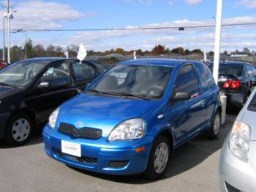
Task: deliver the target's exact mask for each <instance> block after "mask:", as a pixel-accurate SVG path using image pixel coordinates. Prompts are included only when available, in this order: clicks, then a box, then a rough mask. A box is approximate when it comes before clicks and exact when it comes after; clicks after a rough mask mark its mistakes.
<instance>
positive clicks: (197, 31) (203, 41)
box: [69, 17, 256, 51]
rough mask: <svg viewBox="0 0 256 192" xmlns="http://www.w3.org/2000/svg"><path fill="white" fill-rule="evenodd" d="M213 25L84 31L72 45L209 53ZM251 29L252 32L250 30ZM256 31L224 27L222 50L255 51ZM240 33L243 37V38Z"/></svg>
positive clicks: (231, 20)
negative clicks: (184, 50) (191, 50)
mask: <svg viewBox="0 0 256 192" xmlns="http://www.w3.org/2000/svg"><path fill="white" fill-rule="evenodd" d="M255 20H256V17H235V18H228V19H223V24H238V23H249V22H252V21H255ZM214 22H215V21H214V20H202V21H193V20H188V19H184V20H176V21H173V22H165V23H152V24H149V25H144V26H127V27H126V30H111V31H96V32H95V31H93V32H90V31H86V32H85V31H84V32H77V33H76V34H75V35H74V36H73V37H72V38H71V39H70V40H69V42H73V43H75V44H79V43H80V42H84V44H85V45H86V46H87V47H88V49H93V50H109V49H112V48H116V47H121V48H124V49H126V50H132V49H138V48H140V49H144V50H145V49H146V50H151V49H152V48H153V47H154V46H155V45H157V44H162V45H165V46H166V47H167V48H170V49H172V48H176V47H179V46H182V47H184V48H186V49H198V48H202V49H205V50H206V51H209V50H213V49H214V38H215V35H214V32H215V28H214ZM178 26H184V27H185V30H184V31H179V30H178V28H177V27H178ZM187 26H188V27H187ZM191 26H192V27H191ZM193 26H199V27H193ZM200 26H209V27H200ZM142 27H144V29H143V30H141V29H140V28H142ZM152 27H155V28H158V27H159V28H160V27H171V28H166V29H165V28H163V29H157V30H155V29H150V28H152ZM172 27H173V28H172ZM186 27H187V28H186ZM248 27H249V29H250V30H247V29H248ZM253 27H255V25H252V26H251V25H250V26H247V25H238V26H232V25H231V26H230V27H223V28H222V40H221V45H222V49H223V50H234V49H240V50H241V49H243V48H244V47H248V48H250V49H252V50H255V49H256V44H255V43H252V42H254V41H253V39H256V38H255V36H256V35H254V34H252V33H253V32H252V31H254V30H252V28H253ZM145 28H147V29H145ZM241 30H242V34H240V32H241ZM231 44H232V46H231Z"/></svg>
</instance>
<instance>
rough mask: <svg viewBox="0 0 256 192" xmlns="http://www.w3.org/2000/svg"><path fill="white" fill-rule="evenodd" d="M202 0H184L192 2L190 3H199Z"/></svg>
mask: <svg viewBox="0 0 256 192" xmlns="http://www.w3.org/2000/svg"><path fill="white" fill-rule="evenodd" d="M202 1H203V0H185V2H186V3H188V4H192V5H195V4H199V3H201V2H202Z"/></svg>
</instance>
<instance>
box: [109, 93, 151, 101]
mask: <svg viewBox="0 0 256 192" xmlns="http://www.w3.org/2000/svg"><path fill="white" fill-rule="evenodd" d="M106 94H109V95H115V96H123V97H134V98H139V99H144V100H149V98H147V97H144V96H141V95H134V94H131V93H126V92H107V93H106Z"/></svg>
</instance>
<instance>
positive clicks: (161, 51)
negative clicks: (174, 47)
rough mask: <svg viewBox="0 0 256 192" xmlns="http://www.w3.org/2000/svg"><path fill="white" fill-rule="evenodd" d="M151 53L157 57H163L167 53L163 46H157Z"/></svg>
mask: <svg viewBox="0 0 256 192" xmlns="http://www.w3.org/2000/svg"><path fill="white" fill-rule="evenodd" d="M151 53H153V54H155V55H161V54H165V53H166V49H165V47H164V46H163V45H156V46H155V47H154V48H153V49H152V50H151Z"/></svg>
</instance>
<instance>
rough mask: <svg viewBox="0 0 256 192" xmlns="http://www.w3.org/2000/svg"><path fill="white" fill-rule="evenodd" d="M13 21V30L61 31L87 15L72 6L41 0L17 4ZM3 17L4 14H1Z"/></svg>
mask: <svg viewBox="0 0 256 192" xmlns="http://www.w3.org/2000/svg"><path fill="white" fill-rule="evenodd" d="M14 10H15V11H16V12H14V13H13V15H14V19H13V20H12V21H11V25H12V27H13V28H17V29H19V28H22V29H24V28H25V29H27V30H28V29H59V28H61V27H63V23H65V22H67V21H75V20H79V19H81V18H84V17H85V16H86V15H85V14H84V13H81V12H79V11H77V10H75V9H73V8H72V7H71V6H70V5H67V4H61V3H57V2H44V1H41V0H30V1H26V2H24V1H21V2H20V3H18V4H15V7H14ZM0 14H2V15H3V12H2V13H0Z"/></svg>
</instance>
